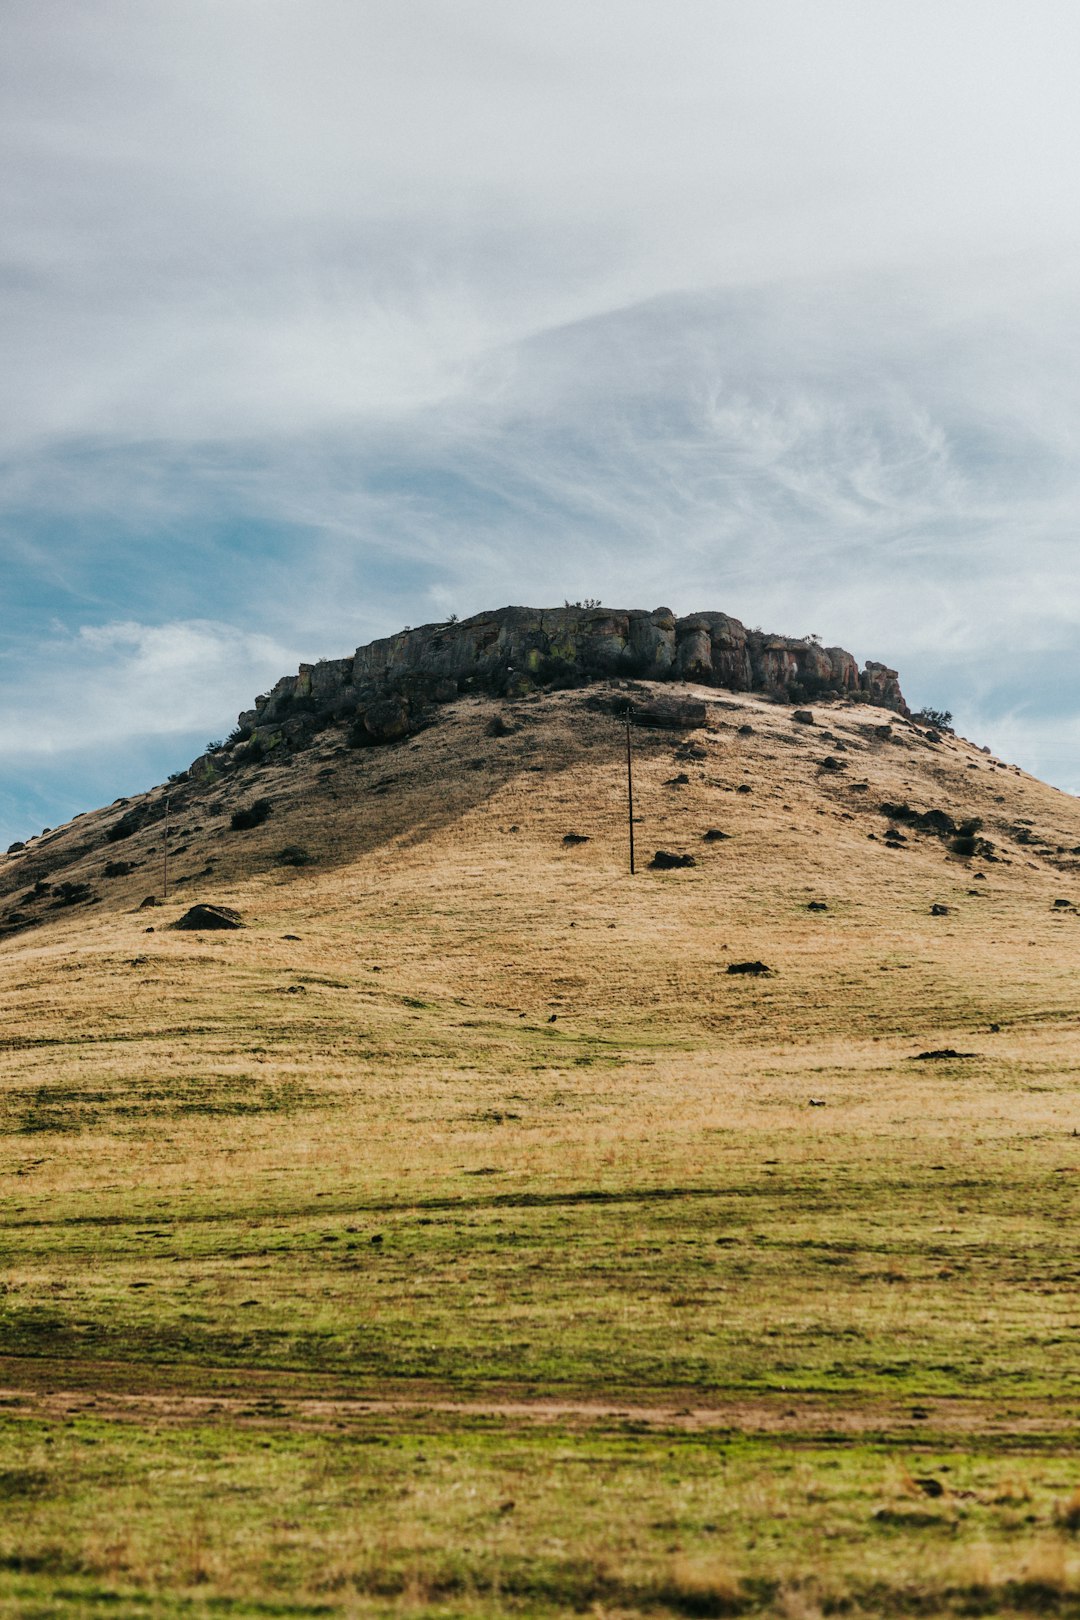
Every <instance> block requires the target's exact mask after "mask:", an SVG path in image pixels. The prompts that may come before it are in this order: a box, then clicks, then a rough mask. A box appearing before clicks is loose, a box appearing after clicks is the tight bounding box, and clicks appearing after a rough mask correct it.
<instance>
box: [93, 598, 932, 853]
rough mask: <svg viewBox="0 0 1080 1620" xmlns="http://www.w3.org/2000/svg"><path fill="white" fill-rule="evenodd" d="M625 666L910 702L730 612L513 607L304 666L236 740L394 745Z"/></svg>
mask: <svg viewBox="0 0 1080 1620" xmlns="http://www.w3.org/2000/svg"><path fill="white" fill-rule="evenodd" d="M620 674H621V675H624V676H626V675H629V676H639V677H642V678H644V679H648V680H654V681H655V680H691V681H696V682H701V683H702V684H705V685H708V686H719V687H725V688H728V689H729V690H733V691H740V692H746V691H762V692H770V693H773V694H776V695H780V696H785V697H788V698H794V699H796V700H797V699H798V698H799V697H802V698H803V699H804V700H805V699H806V698H807V697H809V696H810V695H811V694H813V695H815V696H817V695H819V694H820V695H822V696H828V695H844V694H852V695H854V694H859V693H861V694H865V695H866V696H867V697H870V698H871V699H872V700H873V701H874V702H877V703H881V704H884V705H885V706H886V707H888V708H893V709H897V710H899V711H900V712H901V713H904V714H906V713H907V708H906V705H905V703H904V700H903V696H902V695H901V692H900V687H899V685H898V683H897V677H896V672H895V671H894V670H890V669H887V668H886V666H885V665H884V664H874V663H869V664H867V665H866V668H865V669H864V671H863V672H862V674H860V673H859V670H858V668H857V666H856V663H855V660H854V658H853V657H852V656H851V654H850V653H848V652H845V651H844V649H843V648H842V647H820V646H818V645H817V644H816V643H815V642H813V641H809V640H798V639H794V638H789V637H784V636H770V635H766V634H765V633H764V632H762V631H760V630H747V628H746V627H745V625H743V624H740V622H739V620H738V619H733V618H731V617H730V615H729V614H726V613H695V614H689V615H686V616H685V617H683V618H679V619H677V618H676V617H675V615H674V614H673V613H672V612H671V610H670V609H669V608H655V609H654V610H653V611H652V612H644V611H642V610H641V609H622V608H620V609H611V608H593V607H573V606H569V605H567V606H564V607H561V608H528V607H507V608H500V609H499V610H498V611H496V612H492V613H478V614H476V615H475V616H474V617H473V618H471V619H464V620H461V621H455V622H453V623H450V624H428V625H422V626H420V627H419V628H417V629H409V630H402V631H400V632H399V633H398V634H397V635H395V636H386V637H384V638H382V639H381V640H379V641H373V642H371V643H369V644H368V645H367V646H365V647H358V648H357V649H356V651H355V653H353V654H351V655H350V656H348V657H345V658H330V659H326V660H324V661H323V662H321V663H318V664H302V665H301V666H300V668H299V670H298V671H297V673H296V674H295V675H286V676H283V677H282V679H281V680H279V681H278V682H277V684H276V685H275V686H274V687H273V688H272V690H271V691H269V692H265V693H263V694H262V695H261V696H260V697H257V698H256V699H255V706H254V708H253V709H250V710H248V711H246V712H245V713H244V714H242V715H241V716H240V720H239V725H238V727H237V729H236V731H235V732H234V734H233V737H234V739H235V741H233V742H231V745H230V747H231V751H233V752H235V753H236V755H237V757H238V758H241V757H245V758H246V757H259V755H260V752H262V751H265V750H266V749H267V748H272V747H274V746H279V745H280V744H281V742H282V739H283V738H284V740H285V741H286V742H287V741H290V740H292V739H293V738H295V737H302V736H303V735H305V734H307V733H310V732H311V731H312V730H313V728H314V726H315V724H316V723H317V722H323V721H325V720H327V719H342V718H344V717H347V716H350V715H355V716H356V721H357V724H356V727H355V728H354V736H353V741H354V742H356V743H363V742H368V741H372V742H393V741H395V740H396V739H397V738H399V737H402V736H406V735H407V734H408V733H409V732H410V731H411V730H413V729H415V728H416V727H417V726H418V725H419V724H422V723H423V714H424V710H425V707H426V706H428V705H430V704H433V703H445V702H448V701H450V700H451V699H452V698H454V697H456V696H457V695H458V694H459V693H461V692H469V691H489V692H493V693H496V694H501V695H509V696H514V695H518V694H521V693H524V692H527V691H529V690H531V689H533V688H535V687H537V686H543V685H549V684H555V685H573V684H580V683H584V682H586V681H589V680H592V679H596V678H600V677H608V676H613V675H620ZM647 701H649V700H647ZM649 706H650V707H652V704H651V702H650V705H649ZM696 707H697V713H698V714H699V716H700V718H695V719H693V720H690V719H688V718H687V717H685V715H681V716H679V717H678V718H677V719H675V718H674V717H673V716H671V715H670V714H669V715H666V716H664V717H661V716H660V715H659V713H654V714H653V715H651V716H649V715H646V714H645V713H642V712H637V711H635V715H634V718H635V720H636V721H637V723H638V724H639V725H674V726H675V727H676V729H680V728H685V727H687V726H689V725H702V724H704V720H705V708H704V704H699V705H697V706H696ZM230 747H227V748H226V749H225V750H221V751H217V752H215V753H213V754H204V755H201V756H200V758H199V759H198V760H196V761H195V762H194V764H193V765H192V767H191V775H192V776H193V778H194V779H197V780H203V779H206V778H207V777H210V776H212V775H214V774H216V773H218V772H219V771H221V770H223V769H227V768H228V756H229V753H230ZM244 751H247V752H246V753H245V752H244ZM118 836H120V837H123V836H124V834H123V833H120V834H118Z"/></svg>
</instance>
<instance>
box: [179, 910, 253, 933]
mask: <svg viewBox="0 0 1080 1620" xmlns="http://www.w3.org/2000/svg"><path fill="white" fill-rule="evenodd" d="M169 926H170V927H172V928H181V929H187V930H195V929H206V928H243V926H244V924H243V922H242V921H241V919H240V913H239V912H238V911H233V909H232V907H231V906H213V905H198V906H192V907H191V909H190V911H185V912H184V915H183V916H182V917H178V918H177V919H176V921H175V922H174V923H171V924H170V925H169Z"/></svg>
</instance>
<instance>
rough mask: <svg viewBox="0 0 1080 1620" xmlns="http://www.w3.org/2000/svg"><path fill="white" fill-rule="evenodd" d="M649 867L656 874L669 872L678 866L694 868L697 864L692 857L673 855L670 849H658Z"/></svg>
mask: <svg viewBox="0 0 1080 1620" xmlns="http://www.w3.org/2000/svg"><path fill="white" fill-rule="evenodd" d="M649 865H650V866H652V867H655V869H656V870H657V871H658V872H671V871H674V869H675V868H676V867H680V866H696V865H697V862H696V861H695V859H694V857H693V856H692V855H675V854H673V853H672V852H671V850H670V849H658V850H657V852H656V854H655V855H654V856H653V858H652V860H651V861H650V862H649Z"/></svg>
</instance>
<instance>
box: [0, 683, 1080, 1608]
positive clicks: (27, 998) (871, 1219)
mask: <svg viewBox="0 0 1080 1620" xmlns="http://www.w3.org/2000/svg"><path fill="white" fill-rule="evenodd" d="M663 690H664V695H665V697H667V696H670V695H671V691H672V689H671V688H670V687H665V688H664V689H663ZM648 695H649V693H648V689H647V688H640V689H638V690H636V691H629V692H628V691H625V690H622V691H616V690H615V689H613V688H607V687H599V688H594V689H592V690H591V691H587V692H580V691H571V692H559V693H550V694H546V695H540V696H536V697H533V698H530V699H527V700H523V701H520V702H517V703H512V704H497V703H494V702H492V701H490V700H486V699H481V698H476V699H462V700H459V701H458V702H457V703H455V704H453V705H450V706H448V707H446V708H445V709H443V710H441V711H440V712H439V719H438V722H437V723H436V724H435V725H433V726H432V727H431V728H430V729H429V730H427V731H425V732H423V733H421V734H420V735H419V736H416V737H414V738H412V739H410V740H407V741H403V742H401V743H398V744H395V745H392V746H388V747H382V748H370V749H359V750H358V749H352V748H350V747H348V745H347V740H346V737H345V734H344V733H343V732H342V731H341V730H339V729H330V730H327V731H325V732H323V733H322V734H321V735H320V736H319V738H318V740H317V742H316V744H315V746H314V747H312V748H311V749H310V750H308V751H306V752H304V753H301V754H298V755H296V756H294V757H293V758H292V759H291V760H288V759H282V760H281V761H280V762H275V761H274V759H273V756H271V761H270V762H268V763H266V764H264V765H262V766H260V767H257V768H255V767H252V768H250V769H248V770H246V771H242V772H237V773H233V774H230V775H228V776H224V777H222V778H221V779H219V780H212V781H209V782H206V783H201V784H180V785H177V786H175V787H174V788H173V789H172V792H171V801H172V802H171V805H170V814H169V846H170V853H169V864H170V892H169V894H168V896H167V897H166V898H163V894H162V890H163V851H164V841H165V839H164V834H165V823H164V819H163V815H162V812H163V809H164V805H163V793H164V790H162V789H158V790H155V792H154V793H151V794H149V795H147V796H146V798H145V800H139V801H132V802H131V803H129V804H127V803H125V804H117V805H115V806H112V807H110V808H109V809H108V810H104V811H99V812H95V813H93V814H90V815H87V816H84V817H81V818H79V819H78V820H77V821H76V822H74V823H72V824H71V826H70V827H67V828H62V829H58V830H57V831H56V832H53V833H51V834H49V835H47V836H46V837H44V838H41V839H38V840H34V841H32V842H31V843H30V844H29V845H28V846H27V848H26V849H25V850H22V851H18V852H16V853H15V854H13V855H9V856H8V857H7V858H6V859H5V858H3V857H0V929H2V930H4V934H3V937H2V938H0V1005H2V1008H3V1021H2V1025H0V1129H2V1131H3V1133H4V1134H3V1147H2V1156H0V1169H2V1172H3V1196H4V1200H5V1211H6V1214H5V1255H4V1260H3V1268H2V1270H0V1279H2V1285H3V1292H2V1294H0V1324H2V1339H0V1348H2V1352H3V1354H2V1356H0V1385H2V1386H4V1391H5V1392H4V1396H3V1398H4V1402H5V1405H4V1412H5V1414H6V1415H5V1417H4V1419H3V1422H2V1423H0V1447H2V1454H0V1500H2V1501H3V1507H4V1512H3V1513H0V1614H3V1613H10V1614H22V1613H68V1612H70V1613H77V1612H83V1611H84V1610H85V1611H86V1612H90V1611H91V1609H92V1612H94V1613H97V1614H101V1613H103V1612H108V1613H118V1614H119V1613H129V1612H130V1613H132V1614H134V1613H139V1614H145V1613H147V1612H153V1613H159V1612H160V1613H162V1614H172V1613H174V1612H175V1613H196V1614H197V1613H201V1612H203V1611H204V1610H205V1611H206V1612H207V1613H209V1612H211V1610H212V1609H213V1610H215V1612H216V1610H217V1609H218V1608H220V1607H222V1606H225V1607H226V1608H228V1610H229V1612H231V1613H240V1614H247V1613H251V1614H261V1613H269V1612H273V1613H283V1612H286V1613H305V1614H306V1613H311V1612H339V1611H340V1612H342V1613H348V1614H357V1615H373V1614H383V1613H393V1614H455V1615H458V1614H460V1615H466V1614H497V1613H506V1612H520V1613H522V1614H551V1613H561V1612H572V1611H574V1610H581V1609H583V1608H584V1609H588V1608H589V1607H590V1606H592V1607H593V1610H594V1612H597V1613H605V1614H612V1615H614V1614H620V1615H628V1614H638V1613H653V1614H656V1613H659V1614H663V1613H679V1614H710V1613H731V1612H743V1611H745V1612H762V1613H766V1612H767V1613H782V1614H789V1615H792V1616H797V1615H805V1616H810V1615H813V1614H816V1613H818V1612H827V1611H829V1610H830V1609H834V1608H836V1607H837V1606H838V1605H845V1604H846V1605H848V1606H849V1607H850V1606H854V1607H855V1608H862V1609H863V1610H865V1612H868V1613H888V1612H907V1611H913V1610H915V1609H918V1610H919V1612H923V1613H927V1612H932V1613H936V1612H952V1611H954V1610H955V1611H956V1612H971V1610H972V1606H973V1605H974V1606H975V1607H981V1609H982V1610H983V1611H984V1612H988V1611H994V1612H1001V1613H1012V1612H1015V1613H1019V1612H1029V1611H1030V1609H1031V1608H1032V1607H1033V1606H1037V1605H1041V1606H1043V1607H1050V1608H1053V1609H1056V1610H1058V1611H1060V1612H1069V1613H1073V1612H1080V1549H1077V1548H1076V1547H1075V1546H1074V1539H1073V1533H1074V1528H1075V1525H1076V1524H1077V1523H1080V1509H1078V1508H1077V1506H1076V1502H1075V1501H1073V1498H1072V1493H1073V1492H1074V1491H1075V1490H1077V1488H1078V1487H1080V1466H1078V1465H1077V1463H1076V1460H1075V1443H1076V1439H1077V1433H1076V1431H1077V1427H1078V1414H1080V1404H1078V1403H1080V1359H1078V1354H1077V1351H1078V1345H1077V1335H1078V1333H1080V1314H1078V1312H1077V1307H1076V1284H1077V1279H1078V1275H1080V1273H1078V1267H1077V1262H1076V1258H1075V1242H1074V1238H1073V1234H1072V1230H1071V1223H1072V1219H1073V1216H1074V1213H1075V1177H1076V1173H1077V1171H1078V1169H1080V1135H1078V1134H1077V1132H1078V1131H1080V1108H1078V1106H1077V1104H1076V1102H1075V1099H1074V1095H1073V1069H1074V1063H1075V1051H1076V1036H1077V1028H1078V1025H1080V1012H1078V1011H1077V1007H1076V995H1075V984H1076V973H1077V968H1078V966H1080V883H1078V873H1080V856H1078V853H1077V852H1078V850H1080V804H1077V802H1076V801H1074V800H1071V799H1069V798H1068V797H1067V796H1065V795H1063V794H1060V793H1057V792H1055V791H1054V790H1052V789H1050V788H1048V787H1046V786H1044V785H1043V784H1040V783H1038V782H1036V781H1034V780H1033V779H1031V778H1030V777H1027V776H1025V775H1024V774H1023V773H1021V772H1019V771H1018V770H1016V769H1015V768H1014V767H1011V766H1008V765H1005V764H1003V763H1002V762H999V761H996V760H994V759H992V758H991V757H989V756H988V755H986V754H984V753H983V752H981V751H980V750H979V749H977V748H975V747H973V746H972V745H970V744H968V743H965V742H963V741H961V740H958V739H955V738H952V737H949V736H942V737H941V738H940V739H939V740H937V741H935V740H933V738H932V737H931V736H928V735H927V734H926V732H925V730H924V729H922V728H918V727H915V726H912V725H911V724H909V723H908V722H906V721H904V720H902V719H899V718H898V717H897V716H895V715H893V714H890V713H888V712H886V711H881V710H876V709H873V708H870V707H867V706H865V705H857V704H851V705H845V704H834V705H830V706H828V707H822V708H819V709H816V710H815V711H814V716H815V721H816V723H815V724H813V725H807V724H804V723H801V722H799V721H797V720H796V719H795V718H794V714H793V711H792V710H791V709H788V708H784V707H780V706H775V705H771V704H769V703H767V702H766V701H764V700H762V699H758V698H752V697H738V696H735V695H730V694H722V695H719V694H716V693H715V692H699V693H697V694H696V695H697V696H698V697H705V698H707V699H708V702H709V705H710V707H709V720H708V723H707V725H706V726H705V727H704V728H701V729H699V730H696V731H694V732H684V733H678V734H673V733H670V732H662V731H653V730H647V729H639V730H637V731H636V732H635V736H634V747H635V789H636V799H637V809H638V813H639V820H638V822H637V824H636V828H635V831H636V838H637V847H638V858H639V870H638V872H637V874H636V875H635V876H634V877H631V876H630V875H629V872H628V869H627V859H626V854H627V851H626V810H625V757H624V737H623V732H622V728H621V723H620V722H619V720H618V719H617V718H616V716H615V715H614V714H612V713H611V712H610V710H607V709H605V707H604V705H605V703H607V702H608V700H609V699H611V698H612V697H619V698H626V697H631V698H633V699H634V700H635V701H637V702H639V703H643V702H645V701H646V700H647V698H648ZM493 722H494V723H493ZM260 800H266V801H268V803H269V806H270V808H269V813H268V814H267V815H266V818H265V819H264V820H262V821H261V822H260V823H259V824H258V825H255V826H252V827H246V828H245V827H241V828H237V829H234V828H233V827H232V825H231V822H232V818H233V815H234V812H235V811H237V810H238V809H241V810H242V809H244V808H245V807H250V806H251V805H252V804H254V803H256V802H257V801H260ZM121 818H128V821H129V823H130V824H136V823H139V822H140V821H141V823H142V825H141V826H139V825H136V829H135V830H134V831H133V832H131V833H130V835H129V836H124V837H121V838H117V837H115V836H113V837H111V838H110V833H113V834H114V835H115V831H116V829H117V826H118V823H119V822H120V821H121ZM241 819H243V818H241ZM973 821H974V822H977V823H978V825H977V826H971V825H969V824H970V823H972V822H973ZM958 829H959V831H958ZM710 832H713V833H714V834H723V835H724V836H722V837H713V838H711V839H708V838H706V836H705V835H706V834H708V833H710ZM568 835H570V836H573V837H575V838H577V839H580V840H584V841H581V842H566V841H565V840H566V839H567V837H568ZM965 840H966V841H965ZM658 849H663V850H668V851H671V852H674V853H676V854H690V855H692V856H693V857H694V861H695V864H694V865H693V866H692V867H688V868H685V869H677V870H670V871H661V870H653V869H650V867H649V865H648V862H649V860H650V858H651V856H652V855H653V853H654V851H656V850H658ZM65 885H66V887H65ZM151 896H152V897H153V898H154V899H155V900H156V901H157V903H156V904H155V905H153V906H144V905H143V904H142V902H143V901H144V900H146V899H147V898H149V897H151ZM196 901H208V902H215V903H220V904H224V905H227V906H229V907H232V908H235V909H236V910H237V911H238V912H239V913H240V914H241V916H242V918H243V920H244V922H245V924H246V926H245V927H244V928H243V929H241V930H237V931H235V932H225V933H187V932H182V931H176V930H174V929H173V928H171V926H170V925H171V924H172V923H173V922H175V921H176V920H177V919H178V918H179V917H180V916H181V915H182V913H183V912H184V911H185V910H186V908H187V907H188V906H190V905H191V904H193V903H194V902H196ZM1074 902H1076V905H1075V906H1074ZM746 963H761V964H764V966H765V967H766V968H767V969H768V971H767V972H765V973H757V974H754V973H746V972H731V971H729V969H731V968H733V967H737V966H739V965H740V964H746ZM941 1053H946V1054H948V1053H951V1054H953V1055H951V1056H950V1055H945V1056H941V1055H927V1054H941ZM106 1490H107V1493H108V1494H107V1495H106V1494H105V1493H106ZM1077 1500H1080V1498H1077ZM5 1605H6V1607H5Z"/></svg>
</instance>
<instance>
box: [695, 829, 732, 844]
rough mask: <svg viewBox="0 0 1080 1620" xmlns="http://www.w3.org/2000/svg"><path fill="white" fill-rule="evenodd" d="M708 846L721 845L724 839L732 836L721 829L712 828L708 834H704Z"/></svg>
mask: <svg viewBox="0 0 1080 1620" xmlns="http://www.w3.org/2000/svg"><path fill="white" fill-rule="evenodd" d="M701 836H702V838H703V839H704V841H705V843H706V844H719V843H720V842H721V841H722V840H723V839H725V838H730V837H731V834H730V833H726V832H721V831H720V828H719V827H710V828H709V830H708V832H707V833H702V835H701Z"/></svg>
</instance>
